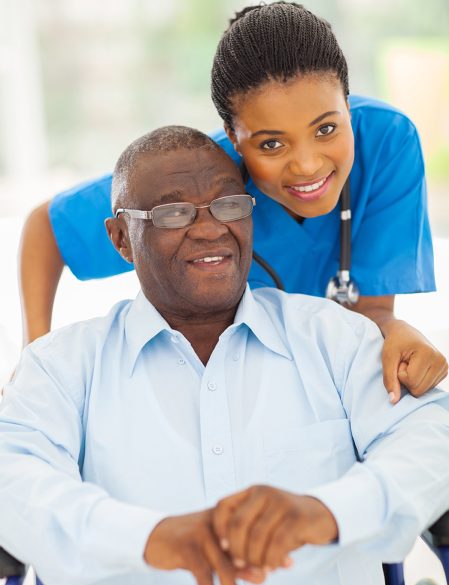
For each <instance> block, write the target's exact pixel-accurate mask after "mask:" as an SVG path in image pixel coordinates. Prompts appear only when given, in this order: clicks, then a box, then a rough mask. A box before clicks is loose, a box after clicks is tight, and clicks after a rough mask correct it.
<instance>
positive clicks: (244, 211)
mask: <svg viewBox="0 0 449 585" xmlns="http://www.w3.org/2000/svg"><path fill="white" fill-rule="evenodd" d="M209 207H210V212H211V214H212V215H213V216H214V217H215V219H218V221H221V222H229V221H237V220H239V219H243V218H245V217H248V215H251V212H252V209H253V201H252V198H251V196H250V195H229V196H227V197H219V198H218V199H214V201H212V202H211V204H210V206H209ZM152 211H153V224H154V225H155V226H156V227H161V228H180V227H186V226H188V225H189V224H191V223H193V222H194V220H195V217H196V214H197V210H196V208H195V206H194V205H193V203H169V204H167V205H159V206H157V207H154V208H153V210H152Z"/></svg>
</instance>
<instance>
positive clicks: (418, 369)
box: [401, 354, 434, 396]
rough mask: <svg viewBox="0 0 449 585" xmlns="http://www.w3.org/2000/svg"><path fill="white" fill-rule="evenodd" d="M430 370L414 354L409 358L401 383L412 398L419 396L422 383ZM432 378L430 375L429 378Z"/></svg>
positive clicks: (425, 362) (424, 361)
mask: <svg viewBox="0 0 449 585" xmlns="http://www.w3.org/2000/svg"><path fill="white" fill-rule="evenodd" d="M430 369H431V366H430V365H429V364H428V361H427V360H424V359H422V358H420V357H418V356H417V355H416V354H415V355H412V356H411V358H410V360H409V362H408V364H407V367H406V369H405V371H404V372H403V374H402V376H401V382H402V383H403V384H404V386H405V387H406V388H407V390H408V391H409V392H410V393H411V394H412V395H413V396H415V395H416V396H419V393H420V392H421V393H422V389H423V387H424V385H423V383H424V380H425V379H426V376H427V374H428V372H429V371H430ZM433 376H434V374H432V375H431V378H433Z"/></svg>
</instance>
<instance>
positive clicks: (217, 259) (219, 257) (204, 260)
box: [193, 256, 224, 264]
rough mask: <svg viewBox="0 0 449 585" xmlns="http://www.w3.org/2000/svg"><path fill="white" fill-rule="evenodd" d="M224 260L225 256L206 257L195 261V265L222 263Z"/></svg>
mask: <svg viewBox="0 0 449 585" xmlns="http://www.w3.org/2000/svg"><path fill="white" fill-rule="evenodd" d="M222 260H224V256H206V257H205V258H198V259H197V260H194V261H193V263H194V264H196V263H197V262H221V261H222Z"/></svg>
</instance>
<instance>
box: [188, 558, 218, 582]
mask: <svg viewBox="0 0 449 585" xmlns="http://www.w3.org/2000/svg"><path fill="white" fill-rule="evenodd" d="M186 568H187V569H188V570H189V571H190V572H191V573H192V575H193V576H194V577H195V579H196V582H197V583H198V585H213V583H214V579H213V574H212V570H211V567H210V565H209V563H208V562H207V561H206V559H205V558H204V556H203V555H202V553H200V552H199V551H198V552H195V553H193V554H192V556H191V557H190V562H189V564H188V566H187V567H186Z"/></svg>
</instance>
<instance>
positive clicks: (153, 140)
mask: <svg viewBox="0 0 449 585" xmlns="http://www.w3.org/2000/svg"><path fill="white" fill-rule="evenodd" d="M197 148H205V149H207V150H219V151H222V149H221V147H220V146H218V144H217V143H216V142H214V141H213V140H212V138H210V137H209V136H207V135H206V134H204V133H203V132H200V131H199V130H195V129H194V128H189V127H187V126H163V127H162V128H157V129H156V130H153V131H152V132H148V133H147V134H144V135H143V136H141V137H140V138H137V139H136V140H134V142H132V143H131V144H130V145H129V146H128V147H127V148H125V150H124V151H123V152H122V154H121V155H120V157H119V159H118V161H117V164H116V165H115V169H114V174H113V177H112V191H111V198H112V209H113V211H114V212H115V210H116V209H117V208H119V207H126V206H127V204H126V201H127V197H128V185H129V181H130V178H131V177H132V174H133V172H134V170H135V168H136V164H137V162H138V160H139V158H140V157H141V155H142V154H144V153H154V154H162V153H167V152H172V151H175V150H179V149H187V150H195V149H197ZM223 152H224V151H223Z"/></svg>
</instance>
